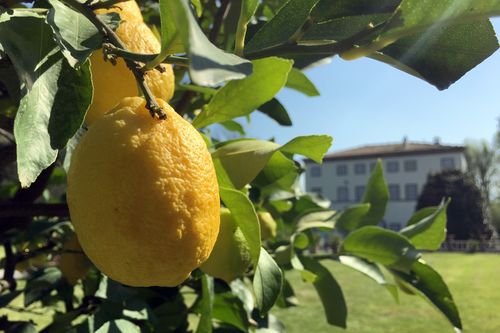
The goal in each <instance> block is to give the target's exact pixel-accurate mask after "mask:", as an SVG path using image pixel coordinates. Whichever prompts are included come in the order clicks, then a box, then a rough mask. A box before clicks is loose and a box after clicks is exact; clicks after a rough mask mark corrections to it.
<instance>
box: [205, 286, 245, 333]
mask: <svg viewBox="0 0 500 333" xmlns="http://www.w3.org/2000/svg"><path fill="white" fill-rule="evenodd" d="M213 317H214V319H217V320H220V321H221V322H223V323H225V324H228V325H231V326H234V327H236V328H238V329H239V330H241V331H243V332H246V331H248V315H247V312H246V310H245V308H244V306H243V303H242V301H241V300H240V299H239V298H238V296H236V295H233V294H231V293H223V294H216V295H215V299H214V306H213Z"/></svg>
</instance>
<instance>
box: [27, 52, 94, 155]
mask: <svg viewBox="0 0 500 333" xmlns="http://www.w3.org/2000/svg"><path fill="white" fill-rule="evenodd" d="M57 85H58V88H57V93H56V95H55V97H54V102H53V104H52V112H51V114H50V119H49V124H48V131H49V135H50V144H51V146H52V147H54V148H58V149H62V148H64V146H66V143H67V142H68V140H70V139H71V137H73V136H74V135H75V133H76V132H77V131H78V129H79V128H80V127H81V126H82V124H83V120H84V118H85V114H86V113H87V110H88V108H89V105H90V103H92V96H93V88H92V76H91V72H90V64H89V62H88V61H87V62H85V63H84V64H82V65H81V66H79V67H78V69H74V68H71V67H70V66H68V65H67V64H66V61H64V60H63V63H62V66H61V70H60V72H59V77H58V79H57ZM28 112H29V111H28Z"/></svg>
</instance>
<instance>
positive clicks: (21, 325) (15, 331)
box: [5, 322, 38, 333]
mask: <svg viewBox="0 0 500 333" xmlns="http://www.w3.org/2000/svg"><path fill="white" fill-rule="evenodd" d="M5 332H8V333H37V332H38V331H37V330H36V327H35V325H34V324H32V323H30V322H15V323H11V325H9V329H8V330H6V331H5Z"/></svg>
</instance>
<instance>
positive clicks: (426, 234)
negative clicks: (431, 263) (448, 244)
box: [400, 200, 450, 250]
mask: <svg viewBox="0 0 500 333" xmlns="http://www.w3.org/2000/svg"><path fill="white" fill-rule="evenodd" d="M449 203H450V200H448V201H447V202H446V203H445V202H442V203H441V204H440V205H439V206H438V207H437V208H436V209H435V210H434V212H432V214H430V215H428V216H426V217H424V218H422V219H421V220H420V221H418V222H416V223H412V224H411V225H408V226H406V227H405V228H404V229H402V230H401V231H400V233H401V234H402V235H404V236H406V237H407V238H408V239H409V240H410V241H411V243H412V244H413V245H415V247H416V248H417V249H420V250H438V249H439V248H440V247H441V244H442V243H443V242H444V240H445V239H446V209H447V207H448V204H449ZM420 212H421V211H419V212H417V213H415V214H418V215H419V216H421V215H423V214H422V213H420ZM427 212H430V210H429V209H427V210H426V211H425V213H427ZM410 220H411V219H410Z"/></svg>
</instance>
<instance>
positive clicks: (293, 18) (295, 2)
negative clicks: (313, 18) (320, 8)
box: [245, 0, 319, 54]
mask: <svg viewBox="0 0 500 333" xmlns="http://www.w3.org/2000/svg"><path fill="white" fill-rule="evenodd" d="M318 1H319V0H290V1H288V2H287V3H286V4H285V5H284V6H283V7H282V8H281V9H280V10H279V12H278V13H276V15H275V16H274V17H273V18H272V19H271V20H270V21H269V22H267V23H266V24H265V25H264V26H263V27H262V28H260V30H259V31H257V33H256V34H255V35H254V36H253V38H252V39H251V40H250V41H249V42H248V44H247V45H246V46H245V54H250V53H252V52H256V51H260V50H264V49H267V48H270V47H273V46H276V45H281V44H285V43H287V42H288V41H293V40H294V39H295V36H300V31H301V29H302V26H303V25H304V23H305V22H306V21H307V19H308V17H309V14H310V13H311V10H312V9H313V8H314V6H316V4H317V3H318Z"/></svg>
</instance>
